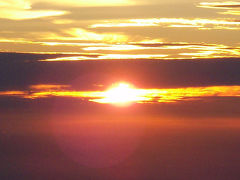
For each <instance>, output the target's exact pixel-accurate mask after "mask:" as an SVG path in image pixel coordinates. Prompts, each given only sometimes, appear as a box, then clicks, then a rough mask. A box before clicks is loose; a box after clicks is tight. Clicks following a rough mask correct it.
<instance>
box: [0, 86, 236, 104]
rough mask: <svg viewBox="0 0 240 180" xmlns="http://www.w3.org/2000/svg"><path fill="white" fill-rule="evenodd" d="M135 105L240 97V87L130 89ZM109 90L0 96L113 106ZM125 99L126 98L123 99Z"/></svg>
mask: <svg viewBox="0 0 240 180" xmlns="http://www.w3.org/2000/svg"><path fill="white" fill-rule="evenodd" d="M130 90H131V92H132V94H133V95H134V98H132V101H133V102H135V103H174V102H178V101H189V100H191V101H192V100H200V99H202V98H205V97H240V86H209V87H187V88H175V89H172V88H170V89H138V88H134V87H133V88H131V89H130ZM109 92H110V91H109V90H106V91H77V90H71V86H69V85H52V84H39V85H32V86H30V87H29V90H28V91H0V96H7V97H9V96H13V97H18V98H25V99H38V98H49V97H70V98H80V99H82V100H88V101H91V102H97V103H103V104H111V103H112V101H111V98H109ZM123 98H124V97H123Z"/></svg>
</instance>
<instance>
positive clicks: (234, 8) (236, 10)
mask: <svg viewBox="0 0 240 180" xmlns="http://www.w3.org/2000/svg"><path fill="white" fill-rule="evenodd" d="M198 7H201V8H213V9H220V10H222V9H223V10H225V11H223V12H218V13H219V14H226V15H240V2H237V1H227V2H202V3H200V4H199V5H198Z"/></svg>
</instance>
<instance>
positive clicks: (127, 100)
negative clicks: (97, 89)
mask: <svg viewBox="0 0 240 180" xmlns="http://www.w3.org/2000/svg"><path fill="white" fill-rule="evenodd" d="M142 94H143V92H142V90H141V89H135V88H134V87H133V86H132V85H130V84H128V83H124V82H120V83H116V84H114V85H113V86H111V87H110V88H109V89H108V90H106V91H105V92H103V98H102V99H98V100H94V101H95V102H99V103H104V104H113V105H116V106H128V105H130V104H132V103H134V102H138V101H142V100H145V97H143V96H142Z"/></svg>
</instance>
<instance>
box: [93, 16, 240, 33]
mask: <svg viewBox="0 0 240 180" xmlns="http://www.w3.org/2000/svg"><path fill="white" fill-rule="evenodd" d="M154 26H156V27H157V26H161V27H170V28H183V27H187V28H198V29H202V30H204V29H234V28H235V29H236V30H238V29H240V21H238V20H235V19H219V20H218V19H201V18H197V19H184V18H151V19H127V20H119V21H117V20H115V21H114V20H113V21H104V22H103V23H97V24H92V25H90V26H89V27H90V28H114V27H115V28H116V27H118V28H120V27H154Z"/></svg>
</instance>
